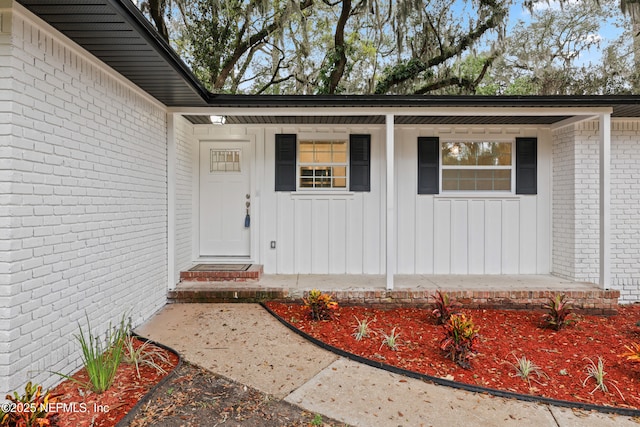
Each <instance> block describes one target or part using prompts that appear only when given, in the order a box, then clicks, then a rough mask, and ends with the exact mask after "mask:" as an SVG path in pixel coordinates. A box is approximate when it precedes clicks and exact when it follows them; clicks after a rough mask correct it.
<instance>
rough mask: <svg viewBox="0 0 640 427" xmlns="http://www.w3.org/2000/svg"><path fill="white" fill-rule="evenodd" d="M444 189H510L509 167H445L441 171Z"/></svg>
mask: <svg viewBox="0 0 640 427" xmlns="http://www.w3.org/2000/svg"><path fill="white" fill-rule="evenodd" d="M442 190H445V191H510V190H511V170H509V169H485V170H482V169H473V170H470V169H445V170H443V171H442Z"/></svg>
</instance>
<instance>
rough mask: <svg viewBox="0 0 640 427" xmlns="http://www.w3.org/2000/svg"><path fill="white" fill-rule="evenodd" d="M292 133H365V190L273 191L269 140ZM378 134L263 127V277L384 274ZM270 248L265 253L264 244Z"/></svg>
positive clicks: (380, 140) (271, 143)
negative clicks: (368, 147)
mask: <svg viewBox="0 0 640 427" xmlns="http://www.w3.org/2000/svg"><path fill="white" fill-rule="evenodd" d="M279 133H294V134H298V135H301V134H302V135H311V134H314V133H317V134H318V135H321V136H322V137H323V138H331V137H332V136H336V137H340V138H342V137H345V136H347V137H348V135H349V134H362V133H369V134H371V191H368V192H351V191H347V192H345V193H343V194H340V193H339V192H333V193H329V192H324V191H320V192H313V191H305V192H276V191H274V189H275V170H274V166H275V135H276V134H279ZM383 135H384V132H383V129H382V128H379V129H375V130H372V129H369V128H359V127H353V128H336V127H305V128H288V127H287V128H268V129H266V130H265V134H264V163H263V165H264V172H265V175H264V180H263V183H264V186H263V192H262V194H263V200H262V211H261V212H262V218H261V224H262V229H263V232H262V235H263V236H264V239H265V240H264V242H263V243H262V244H261V246H262V248H263V253H264V269H265V273H277V274H382V273H384V254H385V249H384V229H383V224H384V211H383V209H382V206H383V199H382V197H383V196H384V170H385V169H384V167H385V164H384V139H383ZM271 241H275V242H276V249H270V242H271Z"/></svg>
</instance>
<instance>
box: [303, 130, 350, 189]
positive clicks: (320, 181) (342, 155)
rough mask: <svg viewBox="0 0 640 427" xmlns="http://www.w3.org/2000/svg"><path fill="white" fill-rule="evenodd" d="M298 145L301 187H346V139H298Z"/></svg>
mask: <svg viewBox="0 0 640 427" xmlns="http://www.w3.org/2000/svg"><path fill="white" fill-rule="evenodd" d="M299 147H300V155H299V162H300V163H301V164H303V165H304V166H300V187H301V188H346V187H347V166H346V163H347V141H300V145H299ZM340 163H341V164H342V165H340V166H337V165H336V164H340ZM334 165H336V166H334Z"/></svg>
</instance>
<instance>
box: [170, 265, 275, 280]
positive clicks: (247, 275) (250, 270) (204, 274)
mask: <svg viewBox="0 0 640 427" xmlns="http://www.w3.org/2000/svg"><path fill="white" fill-rule="evenodd" d="M262 273H263V266H262V265H260V264H245V265H240V264H238V265H230V264H198V265H197V266H195V267H193V268H191V269H189V270H187V271H181V272H180V281H184V280H188V281H203V282H252V281H253V282H256V281H258V280H260V277H262Z"/></svg>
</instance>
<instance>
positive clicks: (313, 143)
mask: <svg viewBox="0 0 640 427" xmlns="http://www.w3.org/2000/svg"><path fill="white" fill-rule="evenodd" d="M314 188H324V189H335V190H346V189H349V190H350V191H358V192H365V191H371V135H367V134H352V135H349V141H348V142H347V140H346V137H345V139H339V138H335V139H329V138H327V139H323V138H320V137H319V138H317V139H313V138H305V139H302V140H300V141H298V138H297V135H296V134H277V135H276V137H275V190H276V191H296V190H306V189H314Z"/></svg>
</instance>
